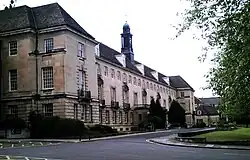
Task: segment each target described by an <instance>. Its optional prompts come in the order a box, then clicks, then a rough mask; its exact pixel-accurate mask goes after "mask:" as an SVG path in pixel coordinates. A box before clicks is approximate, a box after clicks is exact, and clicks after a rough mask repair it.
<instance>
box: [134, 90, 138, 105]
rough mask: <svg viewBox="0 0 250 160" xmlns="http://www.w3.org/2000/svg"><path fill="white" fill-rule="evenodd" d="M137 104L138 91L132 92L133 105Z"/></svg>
mask: <svg viewBox="0 0 250 160" xmlns="http://www.w3.org/2000/svg"><path fill="white" fill-rule="evenodd" d="M137 104H138V93H137V92H134V105H137Z"/></svg>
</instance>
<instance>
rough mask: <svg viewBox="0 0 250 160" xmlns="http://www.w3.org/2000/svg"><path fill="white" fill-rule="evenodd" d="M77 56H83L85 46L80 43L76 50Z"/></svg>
mask: <svg viewBox="0 0 250 160" xmlns="http://www.w3.org/2000/svg"><path fill="white" fill-rule="evenodd" d="M77 56H78V57H81V58H84V57H85V46H84V44H82V43H80V42H79V43H78V52H77Z"/></svg>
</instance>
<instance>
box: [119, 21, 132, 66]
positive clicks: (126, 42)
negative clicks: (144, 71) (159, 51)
mask: <svg viewBox="0 0 250 160" xmlns="http://www.w3.org/2000/svg"><path fill="white" fill-rule="evenodd" d="M132 36H133V35H132V34H131V33H130V27H129V25H128V23H127V22H126V23H125V24H124V25H123V33H122V34H121V43H122V48H121V53H123V54H124V55H125V56H126V58H127V59H128V60H130V62H131V63H133V64H134V52H133V45H132Z"/></svg>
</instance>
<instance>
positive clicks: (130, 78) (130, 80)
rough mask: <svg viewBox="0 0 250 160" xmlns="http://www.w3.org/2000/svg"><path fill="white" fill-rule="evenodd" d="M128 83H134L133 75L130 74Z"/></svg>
mask: <svg viewBox="0 0 250 160" xmlns="http://www.w3.org/2000/svg"><path fill="white" fill-rule="evenodd" d="M128 83H132V76H131V75H129V76H128Z"/></svg>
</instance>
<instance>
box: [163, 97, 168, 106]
mask: <svg viewBox="0 0 250 160" xmlns="http://www.w3.org/2000/svg"><path fill="white" fill-rule="evenodd" d="M163 107H167V101H166V99H163Z"/></svg>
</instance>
